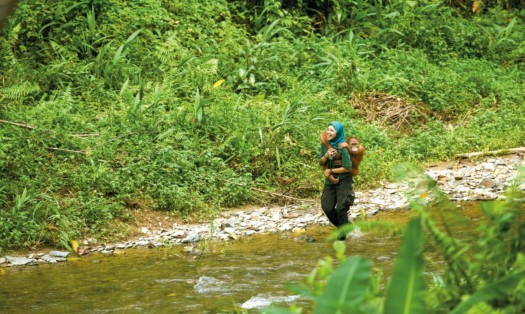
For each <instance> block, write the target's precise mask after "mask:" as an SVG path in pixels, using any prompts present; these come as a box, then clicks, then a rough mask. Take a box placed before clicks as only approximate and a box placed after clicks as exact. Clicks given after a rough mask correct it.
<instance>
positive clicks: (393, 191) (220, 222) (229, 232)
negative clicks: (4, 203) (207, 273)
mask: <svg viewBox="0 0 525 314" xmlns="http://www.w3.org/2000/svg"><path fill="white" fill-rule="evenodd" d="M517 165H521V166H525V155H523V154H514V155H509V156H504V157H489V158H484V159H481V160H479V161H476V162H472V161H467V160H463V161H458V162H456V163H446V164H434V165H430V166H428V167H427V169H426V172H427V174H428V175H429V176H430V177H432V178H433V179H434V180H436V181H437V184H438V187H439V188H440V189H441V190H442V191H443V192H444V193H445V194H447V195H448V196H449V198H450V199H451V200H454V201H475V200H493V199H497V198H498V197H501V196H502V195H503V193H504V191H505V189H506V188H507V187H508V186H510V185H511V184H512V183H513V182H514V181H515V180H514V179H515V178H516V177H517V175H518V171H517V168H516V166H517ZM519 185H520V189H522V190H525V181H521V182H520V183H519ZM405 189H406V186H405V185H403V184H396V183H387V184H385V185H384V186H382V187H380V188H377V189H373V190H367V191H356V202H355V204H354V206H352V208H351V210H350V212H349V216H350V217H351V218H352V219H356V218H358V217H359V216H360V215H362V214H363V213H365V214H366V216H372V215H375V214H376V213H377V212H379V211H391V210H397V209H404V208H406V207H407V205H408V200H407V198H406V196H405V195H404V190H405ZM311 225H329V222H328V220H327V219H326V217H325V216H324V215H323V213H322V211H321V209H320V208H319V205H318V204H315V205H314V204H313V203H310V204H307V205H293V206H280V207H277V206H276V207H263V208H255V209H250V210H238V211H230V212H225V213H222V214H221V215H220V216H219V217H217V218H216V219H215V220H214V221H212V222H210V223H203V224H173V225H172V226H171V227H170V228H158V229H151V228H147V227H143V228H141V231H142V233H143V236H141V237H140V238H138V239H136V240H133V241H127V242H125V243H116V244H99V245H94V244H93V243H90V242H89V241H88V240H84V241H83V242H82V243H80V247H79V250H78V255H81V256H82V255H86V254H90V253H95V252H97V253H101V254H115V253H116V252H118V251H119V250H124V249H128V248H134V247H160V246H166V245H185V248H187V250H188V251H191V250H193V249H194V245H193V244H194V243H197V242H199V241H201V240H203V239H217V240H236V239H238V238H240V237H245V236H251V235H253V234H255V233H272V232H295V233H302V232H304V231H305V229H306V228H307V227H308V226H311ZM69 255H70V253H69V252H62V251H50V252H48V253H44V252H40V253H33V254H30V255H28V256H16V257H14V256H4V257H0V267H2V266H4V267H8V266H22V265H38V264H41V263H58V262H65V261H67V257H68V256H69Z"/></svg>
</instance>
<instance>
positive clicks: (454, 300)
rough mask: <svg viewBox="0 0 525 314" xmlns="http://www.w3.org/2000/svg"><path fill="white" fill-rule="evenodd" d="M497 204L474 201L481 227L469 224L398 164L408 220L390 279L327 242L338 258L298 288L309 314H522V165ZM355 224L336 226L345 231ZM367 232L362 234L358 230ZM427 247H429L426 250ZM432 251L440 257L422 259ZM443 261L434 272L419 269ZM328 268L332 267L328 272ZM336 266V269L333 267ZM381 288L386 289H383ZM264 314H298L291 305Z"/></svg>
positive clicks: (432, 185) (421, 177) (416, 173)
mask: <svg viewBox="0 0 525 314" xmlns="http://www.w3.org/2000/svg"><path fill="white" fill-rule="evenodd" d="M520 169H521V170H519V171H520V175H518V177H517V179H516V181H515V182H514V185H513V186H512V187H510V188H509V189H508V190H507V192H506V197H505V198H504V199H502V200H497V201H490V202H483V203H480V209H481V212H482V216H481V217H480V218H481V219H480V220H479V221H481V223H479V224H477V227H476V228H475V229H474V230H471V231H468V232H467V233H468V234H465V233H466V232H465V230H464V229H463V230H462V231H460V230H458V228H457V227H458V226H466V225H471V224H473V221H472V220H470V219H468V218H466V217H464V216H463V215H462V209H458V207H457V206H455V204H452V203H451V202H450V201H449V200H448V199H447V198H446V197H445V195H444V194H443V193H442V192H441V191H440V190H439V189H438V188H437V184H436V182H435V181H433V180H432V179H431V178H429V177H428V176H427V175H425V174H424V172H423V170H422V169H419V168H417V167H414V166H413V165H410V164H401V165H399V166H398V167H396V170H395V171H394V173H395V177H396V179H398V180H400V181H402V182H404V183H408V184H407V185H408V189H407V190H408V193H407V194H408V195H407V196H408V197H409V199H410V200H411V202H410V203H411V204H410V207H411V210H413V211H414V212H415V215H414V217H413V218H412V219H411V220H410V221H409V222H408V224H407V226H406V230H405V234H404V236H403V240H402V243H401V246H400V249H399V252H398V254H397V256H396V262H395V265H394V268H393V271H392V274H391V276H388V277H387V278H386V279H383V274H382V272H381V271H377V269H374V270H375V271H374V272H373V271H372V262H371V261H370V260H368V259H366V258H362V257H359V256H352V257H347V256H345V249H346V244H345V243H344V242H342V241H336V242H334V248H335V250H336V257H337V261H336V263H334V261H333V259H332V257H330V256H328V257H326V258H325V259H323V260H320V261H319V263H318V266H317V267H316V268H315V269H314V270H313V271H312V272H311V274H310V276H309V277H308V279H307V281H306V285H304V287H297V288H296V290H298V291H301V292H302V293H303V295H305V296H307V297H309V298H310V299H312V300H313V305H314V313H396V314H397V313H407V314H408V313H454V314H459V313H470V314H474V313H523V311H524V310H525V300H524V299H523V295H524V294H525V255H524V253H525V225H524V222H525V192H524V191H523V190H520V188H519V185H523V182H524V180H525V168H523V167H521V168H520ZM356 226H362V227H365V228H368V227H369V226H370V224H369V223H367V224H360V223H359V222H358V223H356V224H353V225H348V226H346V227H343V228H342V229H346V231H351V230H352V229H354V228H356ZM364 230H366V229H364ZM431 246H432V247H433V248H432V249H430V250H429V248H430V247H431ZM434 250H436V251H439V252H440V255H441V258H439V260H438V261H436V256H432V257H429V256H427V255H428V253H429V251H434ZM441 261H442V262H443V264H444V265H443V266H442V268H443V269H441V267H440V270H439V271H437V272H433V271H429V270H428V269H425V265H428V264H433V263H436V262H437V263H440V262H441ZM334 264H336V267H335V268H334ZM337 264H338V265H337ZM383 283H385V284H383ZM262 312H263V313H281V314H284V313H289V314H291V313H302V309H301V308H300V307H298V306H296V305H294V306H291V307H290V309H289V310H287V309H277V308H268V309H266V310H264V311H262Z"/></svg>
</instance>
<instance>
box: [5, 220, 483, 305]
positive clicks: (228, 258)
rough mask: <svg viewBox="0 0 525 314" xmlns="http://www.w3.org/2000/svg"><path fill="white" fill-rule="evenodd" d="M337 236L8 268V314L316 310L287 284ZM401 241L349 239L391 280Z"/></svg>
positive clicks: (315, 232)
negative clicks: (287, 306) (281, 307)
mask: <svg viewBox="0 0 525 314" xmlns="http://www.w3.org/2000/svg"><path fill="white" fill-rule="evenodd" d="M467 216H470V217H477V216H479V213H478V212H476V211H472V212H471V213H468V212H467ZM408 217H409V213H408V212H404V211H402V212H396V213H380V214H378V215H376V216H374V217H371V220H388V221H394V222H399V223H401V224H403V223H405V222H406V221H407V220H408ZM333 230H334V229H333V228H332V227H323V226H315V227H311V228H309V229H307V231H306V234H302V235H294V234H291V233H284V234H266V235H255V236H252V237H250V238H244V239H241V240H238V241H234V242H229V243H224V242H209V243H207V244H206V246H207V248H208V249H207V250H206V253H203V254H197V255H195V254H189V253H187V252H185V251H184V250H183V248H182V247H181V246H172V247H164V248H158V249H129V250H125V251H121V253H120V254H116V255H113V256H104V255H101V254H97V255H91V256H87V257H83V258H77V259H71V258H70V259H69V260H68V262H67V263H63V264H57V265H39V266H36V267H24V268H5V269H0V270H1V272H0V281H1V282H2V285H1V286H0V313H30V312H33V313H50V312H55V313H153V312H155V313H218V312H221V311H223V312H228V311H233V310H234V309H236V308H237V309H238V308H239V307H241V306H242V307H243V308H245V309H247V310H249V311H253V312H255V310H251V309H255V308H258V307H264V306H266V305H269V303H270V302H274V303H276V304H281V305H282V304H286V303H289V302H295V303H298V304H300V305H301V306H303V307H305V308H308V307H309V302H308V301H307V300H303V299H300V298H299V297H298V296H295V295H293V293H292V292H290V290H289V289H288V288H287V284H289V283H300V282H304V280H305V278H306V276H307V275H308V274H309V272H310V271H311V270H312V269H313V268H314V267H315V266H316V264H317V262H318V261H319V259H322V258H324V257H326V256H328V255H330V256H333V255H334V251H333V249H332V242H328V241H327V240H326V238H327V237H328V235H329V233H330V232H331V231H333ZM400 240H401V236H381V235H377V234H373V235H372V234H366V233H365V234H363V235H362V236H359V237H355V238H349V239H347V241H346V244H347V255H361V256H364V257H367V258H370V259H371V260H372V261H373V263H374V270H376V271H378V270H382V271H383V272H384V273H385V274H389V273H390V269H391V267H392V264H393V262H394V260H395V255H396V253H397V250H398V247H399V243H400ZM431 259H432V258H431ZM439 267H440V262H439V261H434V262H433V263H432V264H431V265H428V264H427V270H428V269H429V271H433V270H432V269H433V268H435V269H434V270H436V271H437V270H439Z"/></svg>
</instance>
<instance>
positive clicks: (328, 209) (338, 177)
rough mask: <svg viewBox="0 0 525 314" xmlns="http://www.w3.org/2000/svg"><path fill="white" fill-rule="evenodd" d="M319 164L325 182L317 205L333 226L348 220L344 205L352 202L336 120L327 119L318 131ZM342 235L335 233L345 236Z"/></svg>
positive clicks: (346, 154) (349, 163) (347, 156)
mask: <svg viewBox="0 0 525 314" xmlns="http://www.w3.org/2000/svg"><path fill="white" fill-rule="evenodd" d="M321 142H322V143H321V150H320V153H319V157H320V161H319V162H320V164H321V166H322V167H323V171H324V176H325V182H324V188H323V193H322V195H321V207H322V209H323V211H324V213H325V214H326V217H327V218H328V220H330V222H331V223H332V224H334V225H335V226H336V227H340V226H342V225H344V224H347V223H348V209H349V208H350V206H351V205H352V204H353V202H354V192H353V190H352V175H351V174H350V173H351V171H352V160H351V158H350V152H349V151H348V149H347V148H346V146H347V145H346V142H345V131H344V128H343V125H342V124H341V123H340V122H337V121H334V122H330V123H329V124H328V126H327V128H326V130H325V131H324V132H323V133H321ZM345 238H346V236H345V235H341V236H339V238H338V239H339V240H345Z"/></svg>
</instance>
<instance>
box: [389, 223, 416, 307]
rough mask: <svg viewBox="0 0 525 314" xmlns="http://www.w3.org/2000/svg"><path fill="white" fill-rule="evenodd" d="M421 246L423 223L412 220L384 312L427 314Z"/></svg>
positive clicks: (402, 244)
mask: <svg viewBox="0 0 525 314" xmlns="http://www.w3.org/2000/svg"><path fill="white" fill-rule="evenodd" d="M422 247H423V233H422V230H421V222H420V220H419V219H414V220H411V221H410V222H409V223H408V225H407V229H406V231H405V235H404V237H403V241H402V243H401V248H400V249H399V255H398V257H397V260H396V263H395V265H394V270H393V273H392V279H391V280H390V286H389V289H388V294H387V296H386V300H385V307H384V313H386V314H390V313H391V314H409V313H425V299H424V290H425V284H424V281H423V257H422V254H421V251H422Z"/></svg>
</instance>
